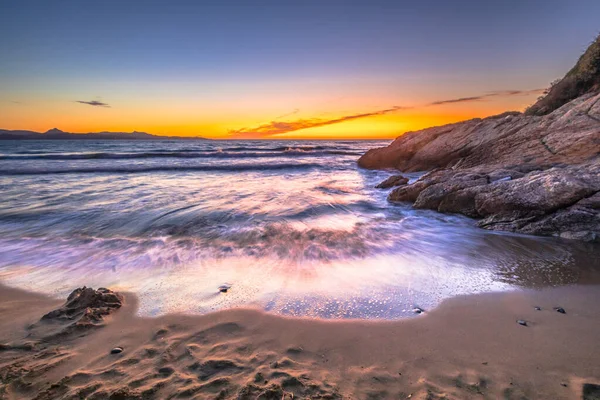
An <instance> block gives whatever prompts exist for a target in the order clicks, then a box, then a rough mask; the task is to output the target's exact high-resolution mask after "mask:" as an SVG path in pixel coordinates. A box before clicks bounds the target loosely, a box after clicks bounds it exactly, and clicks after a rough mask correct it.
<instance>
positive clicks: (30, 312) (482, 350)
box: [0, 285, 600, 399]
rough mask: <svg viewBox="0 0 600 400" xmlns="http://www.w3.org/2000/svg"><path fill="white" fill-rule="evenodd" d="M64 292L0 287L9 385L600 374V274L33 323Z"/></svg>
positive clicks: (541, 390)
mask: <svg viewBox="0 0 600 400" xmlns="http://www.w3.org/2000/svg"><path fill="white" fill-rule="evenodd" d="M223 295H227V294H223ZM62 303H63V301H57V300H56V299H50V298H47V297H44V296H41V295H37V294H33V293H29V292H24V291H21V290H17V289H12V288H7V287H4V286H2V287H0V344H2V345H3V346H1V347H0V398H2V399H29V398H37V399H63V398H65V399H79V398H90V399H94V398H95V399H105V398H113V399H146V398H147V399H169V398H198V399H205V398H223V399H254V398H261V399H282V398H288V399H289V398H348V399H405V398H411V399H470V398H473V399H481V398H486V399H502V398H504V399H581V398H582V391H583V388H584V384H600V362H599V361H598V360H600V345H599V338H600V286H597V285H590V286H584V285H578V286H569V287H561V288H554V289H543V290H539V291H534V290H525V291H517V292H510V293H491V294H482V295H472V296H463V297H456V298H453V299H450V300H446V301H444V302H443V303H442V305H441V306H440V307H438V308H436V309H435V310H432V311H431V312H426V313H425V314H424V315H421V316H418V317H416V318H410V319H405V320H400V321H379V322H375V321H358V320H354V321H322V320H314V319H301V318H284V317H279V316H275V315H270V314H266V313H264V312H262V311H258V310H250V309H233V310H228V311H220V312H217V313H213V314H208V315H204V316H190V315H166V316H163V317H159V318H140V317H137V316H136V315H135V311H136V307H137V300H136V298H135V296H134V295H131V294H126V300H125V305H124V307H123V308H121V309H120V310H119V311H117V312H116V313H114V314H113V315H111V316H109V317H107V318H106V319H105V321H104V322H105V325H104V326H103V327H101V328H99V329H96V330H92V331H87V332H82V333H79V334H77V335H80V336H77V335H75V336H73V335H71V336H66V337H64V338H62V339H54V340H51V341H44V340H42V339H39V337H42V336H43V331H42V330H43V327H42V328H38V329H36V330H35V331H32V330H31V329H27V327H28V326H29V325H30V324H33V323H36V322H37V321H39V319H40V317H41V316H42V315H43V314H45V313H46V312H48V311H50V310H52V309H55V308H57V307H59V306H60V305H61V304H62ZM535 306H539V307H541V308H542V310H541V311H537V310H535V309H534V307H535ZM555 306H561V307H563V308H564V309H565V310H566V314H561V313H558V312H556V311H554V310H553V307H555ZM516 320H525V321H527V324H528V326H521V325H519V324H517V322H516ZM40 329H42V330H40ZM115 346H121V347H123V349H124V351H123V352H122V353H120V354H110V351H111V349H112V348H114V347H115ZM586 390H587V391H588V392H591V390H592V387H591V386H586ZM589 398H593V397H589Z"/></svg>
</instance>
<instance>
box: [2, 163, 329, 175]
mask: <svg viewBox="0 0 600 400" xmlns="http://www.w3.org/2000/svg"><path fill="white" fill-rule="evenodd" d="M313 168H319V169H323V168H326V167H325V166H324V165H322V164H316V163H305V164H241V165H158V166H142V167H135V166H116V167H104V166H103V167H100V168H71V169H53V170H52V169H43V170H41V169H13V170H4V171H0V176H13V175H52V174H96V173H118V174H133V173H143V172H168V171H182V172H185V171H190V172H193V171H206V172H212V171H214V172H220V171H222V172H240V171H278V170H307V169H313Z"/></svg>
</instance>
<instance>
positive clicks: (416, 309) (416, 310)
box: [413, 307, 425, 314]
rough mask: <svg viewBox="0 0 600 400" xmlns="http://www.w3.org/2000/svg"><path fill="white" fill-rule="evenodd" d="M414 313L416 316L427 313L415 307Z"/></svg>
mask: <svg viewBox="0 0 600 400" xmlns="http://www.w3.org/2000/svg"><path fill="white" fill-rule="evenodd" d="M413 312H414V313H415V314H422V313H424V312H425V310H423V309H422V308H421V307H415V308H413Z"/></svg>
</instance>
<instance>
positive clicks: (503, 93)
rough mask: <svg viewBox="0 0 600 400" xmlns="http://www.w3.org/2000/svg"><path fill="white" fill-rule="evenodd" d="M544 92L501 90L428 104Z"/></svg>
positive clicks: (437, 104) (464, 101)
mask: <svg viewBox="0 0 600 400" xmlns="http://www.w3.org/2000/svg"><path fill="white" fill-rule="evenodd" d="M543 92H544V89H532V90H499V91H495V92H489V93H486V94H482V95H479V96H472V97H459V98H457V99H448V100H437V101H434V102H431V103H429V104H428V106H439V105H443V104H453V103H468V102H473V101H482V100H485V99H488V98H490V97H511V96H526V95H530V94H541V93H543Z"/></svg>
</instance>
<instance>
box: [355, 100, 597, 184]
mask: <svg viewBox="0 0 600 400" xmlns="http://www.w3.org/2000/svg"><path fill="white" fill-rule="evenodd" d="M599 153H600V93H596V94H586V95H584V96H582V97H579V98H577V99H575V100H573V101H571V102H569V103H568V104H565V105H564V106H562V107H561V108H559V109H558V110H556V111H554V112H552V113H550V114H548V115H545V116H541V117H540V116H528V115H523V114H520V113H515V112H511V113H505V114H501V115H497V116H493V117H489V118H484V119H472V120H469V121H465V122H459V123H456V124H451V125H445V126H439V127H434V128H428V129H424V130H422V131H417V132H408V133H405V134H404V135H402V136H400V137H399V138H397V139H396V140H394V141H393V142H392V143H391V144H390V145H389V146H387V147H384V148H379V149H372V150H369V151H368V152H366V153H365V154H364V155H363V156H362V157H360V159H359V160H358V165H359V166H361V167H363V168H368V169H385V168H394V169H398V170H401V171H405V172H408V171H427V170H431V169H434V168H444V167H446V168H454V169H457V168H460V169H464V168H473V167H480V166H487V167H488V169H492V168H496V169H500V168H504V169H518V170H520V171H528V170H529V171H531V170H534V169H540V168H549V167H552V166H555V165H560V164H580V163H584V162H587V161H589V160H591V159H592V158H594V157H596V156H598V154H599Z"/></svg>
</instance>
